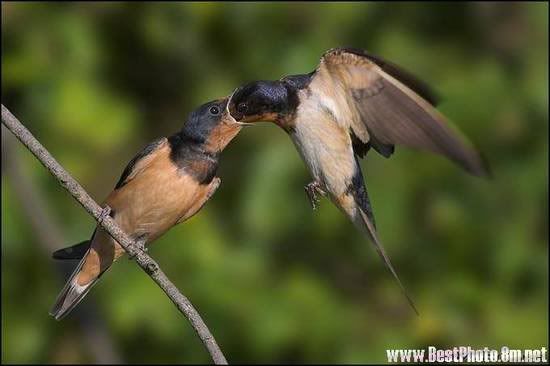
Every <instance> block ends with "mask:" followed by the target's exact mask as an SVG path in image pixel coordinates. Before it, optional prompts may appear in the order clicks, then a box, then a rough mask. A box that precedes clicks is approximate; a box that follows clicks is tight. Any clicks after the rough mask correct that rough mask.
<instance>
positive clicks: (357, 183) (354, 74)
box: [229, 48, 487, 314]
mask: <svg viewBox="0 0 550 366" xmlns="http://www.w3.org/2000/svg"><path fill="white" fill-rule="evenodd" d="M435 103H436V99H435V97H434V95H433V93H432V92H431V91H430V89H429V88H428V87H427V86H426V85H425V84H424V83H423V82H421V81H419V80H418V79H417V78H415V77H414V76H412V75H411V74H410V73H409V72H407V71H405V70H403V69H402V68H400V67H398V66H397V65H395V64H393V63H390V62H388V61H385V60H383V59H382V58H380V57H378V56H374V55H371V54H368V53H367V52H365V51H362V50H357V49H351V48H338V49H332V50H329V51H327V52H326V53H325V54H324V55H323V56H322V57H321V60H320V64H319V66H318V67H317V68H316V69H315V70H314V71H313V72H311V73H309V74H303V75H292V76H286V77H283V78H282V79H280V80H278V81H254V82H250V83H248V84H246V85H243V86H241V87H239V88H238V89H236V90H235V92H234V93H233V95H232V96H231V101H230V105H229V111H230V113H231V115H232V116H233V117H234V118H235V119H236V120H237V121H239V122H240V123H241V124H247V122H248V123H251V122H256V121H271V122H274V123H275V124H277V125H278V126H280V127H281V128H283V129H284V130H285V131H286V132H287V133H288V135H289V136H290V138H291V139H292V141H293V142H294V144H295V145H296V148H297V149H298V151H299V153H300V155H301V157H302V159H303V160H304V161H305V163H306V165H307V167H308V168H309V171H310V172H311V175H312V176H313V182H311V183H310V184H308V185H307V186H306V187H305V189H306V192H307V193H308V196H309V198H310V200H311V203H312V206H313V208H314V209H315V207H316V203H317V202H318V197H317V194H321V195H326V194H327V193H328V196H329V197H330V199H331V200H332V202H333V203H334V204H335V205H336V206H338V208H340V210H341V211H343V212H344V213H345V214H346V215H347V216H348V217H349V218H350V219H351V220H352V221H353V223H354V224H355V225H356V226H357V227H358V228H359V229H360V230H362V231H364V232H365V233H366V234H367V235H368V236H369V237H370V238H371V240H372V241H373V243H374V245H375V248H376V250H377V252H378V253H379V255H380V256H381V257H382V259H383V261H384V263H385V264H386V266H387V267H388V269H389V270H390V272H391V273H392V274H393V276H394V277H395V279H396V281H397V283H398V284H399V286H400V288H401V290H402V292H403V293H404V295H405V296H406V297H407V299H408V301H409V303H410V305H411V306H412V308H413V309H414V310H415V312H416V313H417V314H418V312H417V311H416V308H415V306H414V304H413V302H412V300H411V298H410V297H409V295H408V294H407V292H406V291H405V289H404V287H403V285H402V284H401V281H400V280H399V277H398V276H397V273H396V272H395V270H394V268H393V266H392V264H391V261H390V259H389V257H388V256H387V254H386V252H385V250H384V248H383V246H382V244H381V243H380V241H379V239H378V237H377V233H376V226H375V220H374V215H373V211H372V208H371V204H370V202H369V197H368V194H367V189H366V185H365V182H364V180H363V175H362V173H361V168H360V165H359V162H358V157H361V158H363V157H365V155H366V153H367V152H368V151H369V150H370V148H373V149H374V150H375V151H377V152H378V153H379V154H381V155H383V156H384V157H389V156H390V155H392V154H393V152H394V145H405V146H408V147H412V148H418V149H424V150H429V151H432V152H435V153H438V154H442V155H444V156H446V157H447V158H449V159H451V160H453V161H455V162H456V163H458V164H459V165H460V166H462V167H463V168H464V169H466V170H467V171H468V172H470V173H471V174H474V175H478V176H484V175H486V174H487V166H486V165H485V163H484V160H483V159H482V158H481V156H480V154H479V153H478V152H477V151H476V149H475V148H474V147H473V146H472V145H471V144H470V143H469V142H468V141H467V139H466V138H464V137H463V136H462V135H461V134H460V133H459V132H458V131H456V130H454V129H453V128H452V126H451V125H450V124H449V123H448V122H447V120H446V119H445V118H444V117H443V116H442V115H441V114H440V113H439V112H438V111H437V110H436V109H435V108H434V105H435Z"/></svg>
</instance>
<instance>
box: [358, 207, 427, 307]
mask: <svg viewBox="0 0 550 366" xmlns="http://www.w3.org/2000/svg"><path fill="white" fill-rule="evenodd" d="M357 210H358V211H359V212H360V213H361V218H362V225H361V227H362V228H363V229H364V230H365V231H366V233H367V235H368V236H369V237H370V238H371V240H372V242H373V243H374V247H375V248H376V251H377V252H378V254H379V255H380V258H382V260H383V261H384V264H385V265H386V267H387V268H388V270H389V271H390V272H391V273H392V275H393V277H394V278H395V280H396V281H397V284H398V285H399V287H400V288H401V292H402V293H403V295H405V297H406V298H407V301H408V302H409V305H410V306H411V307H412V308H413V310H414V312H415V313H416V315H420V314H419V313H418V310H417V309H416V306H415V305H414V302H413V300H412V299H411V297H410V296H409V294H408V292H407V290H405V286H403V284H402V283H401V280H400V279H399V276H398V275H397V272H396V271H395V269H394V268H393V265H392V264H391V260H390V257H388V255H387V254H386V251H385V250H384V247H383V246H382V243H380V241H379V240H378V236H377V235H376V229H375V227H374V224H373V222H372V221H371V220H370V219H369V217H368V215H367V214H366V213H365V212H363V210H362V209H361V208H359V207H358V208H357Z"/></svg>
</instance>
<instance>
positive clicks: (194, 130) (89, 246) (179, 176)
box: [50, 98, 241, 320]
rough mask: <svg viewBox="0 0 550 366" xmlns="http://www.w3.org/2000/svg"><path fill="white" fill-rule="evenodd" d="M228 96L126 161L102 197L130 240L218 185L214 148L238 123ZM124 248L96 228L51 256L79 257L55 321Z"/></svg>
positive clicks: (177, 217)
mask: <svg viewBox="0 0 550 366" xmlns="http://www.w3.org/2000/svg"><path fill="white" fill-rule="evenodd" d="M227 102H228V98H224V99H220V100H216V101H212V102H209V103H206V104H204V105H202V106H201V107H199V108H198V109H196V110H195V111H193V112H192V113H191V114H190V115H189V117H188V119H187V122H186V123H185V125H184V126H183V128H182V130H181V131H180V132H178V133H176V134H174V135H172V136H170V137H168V138H166V137H162V138H160V139H157V140H156V141H154V142H152V143H150V144H149V145H147V146H146V147H145V148H144V149H143V150H141V152H139V153H138V154H137V155H136V156H135V157H134V158H133V159H132V160H131V161H130V163H129V164H128V166H127V167H126V169H124V172H123V173H122V176H121V177H120V180H119V181H118V183H117V184H116V186H115V189H114V190H113V191H112V192H111V193H110V194H109V196H108V197H107V199H106V200H105V201H104V202H103V205H102V206H103V207H106V208H107V209H106V210H104V212H105V213H106V214H107V213H108V214H109V215H110V216H111V217H112V218H113V219H114V220H115V221H116V223H117V224H118V225H119V226H120V228H121V229H122V230H124V232H126V234H128V235H129V236H130V237H131V238H132V239H134V240H136V242H138V243H140V245H143V248H145V244H148V243H150V242H152V241H154V240H155V239H157V238H158V237H160V236H161V235H162V234H164V233H165V232H166V231H168V230H169V229H170V228H171V227H172V226H174V225H177V224H179V223H181V222H184V221H185V220H187V219H188V218H190V217H191V216H193V215H194V214H196V213H197V212H198V211H199V210H200V209H201V208H202V206H203V205H204V204H205V203H206V202H207V201H208V200H209V199H210V197H211V196H212V195H213V194H214V192H215V191H216V189H217V188H218V186H219V185H220V178H218V177H217V176H216V169H217V167H218V161H219V156H220V153H221V152H222V151H223V149H224V148H225V147H226V146H227V144H228V143H229V142H230V141H231V140H232V139H233V138H234V137H235V136H236V135H237V133H238V132H239V130H240V129H241V126H240V125H239V124H237V123H236V121H235V120H234V119H233V118H232V117H231V115H230V114H229V112H228V110H227ZM124 253H125V251H124V249H123V248H122V247H121V246H120V245H119V244H118V243H117V242H116V241H115V240H114V239H113V238H111V236H110V235H109V234H108V233H107V232H105V231H104V230H103V229H102V228H101V227H97V228H96V229H95V231H94V233H93V234H92V237H91V239H90V240H89V241H85V242H82V243H79V244H76V245H75V246H73V247H70V248H65V249H61V250H58V251H56V252H54V254H53V257H54V258H56V259H81V261H80V263H79V264H78V266H77V267H76V269H75V270H74V272H73V274H72V275H71V277H70V278H69V280H68V282H67V284H66V285H65V287H64V288H63V289H62V290H61V293H60V294H59V296H58V298H57V300H56V303H55V305H54V307H53V309H52V310H51V312H50V314H51V315H52V316H54V317H55V319H57V320H59V319H61V318H63V317H64V316H65V315H67V314H68V313H69V312H70V311H71V310H72V309H73V308H74V307H75V306H76V305H77V304H78V303H79V302H80V301H81V300H82V298H84V296H85V295H86V294H87V293H88V291H89V290H90V289H91V288H92V286H93V285H94V284H95V283H96V282H97V281H98V280H99V279H100V277H101V276H102V275H103V273H105V271H106V270H107V269H109V268H110V267H111V265H112V264H113V263H114V261H115V260H117V259H118V258H119V257H120V256H122V255H123V254H124Z"/></svg>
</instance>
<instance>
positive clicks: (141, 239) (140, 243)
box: [128, 234, 149, 260]
mask: <svg viewBox="0 0 550 366" xmlns="http://www.w3.org/2000/svg"><path fill="white" fill-rule="evenodd" d="M134 243H135V244H136V246H137V247H138V248H139V250H142V251H144V252H147V251H148V250H149V248H147V247H145V244H146V243H147V234H141V235H140V236H138V237H137V238H135V239H134ZM134 257H135V255H128V259H130V260H132V259H134Z"/></svg>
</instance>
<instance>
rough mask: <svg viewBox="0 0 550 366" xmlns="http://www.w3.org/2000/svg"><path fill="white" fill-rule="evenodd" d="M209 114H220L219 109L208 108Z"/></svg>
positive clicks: (214, 107)
mask: <svg viewBox="0 0 550 366" xmlns="http://www.w3.org/2000/svg"><path fill="white" fill-rule="evenodd" d="M210 114H213V115H214V116H216V115H218V114H220V109H219V108H218V107H216V106H212V107H210Z"/></svg>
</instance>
